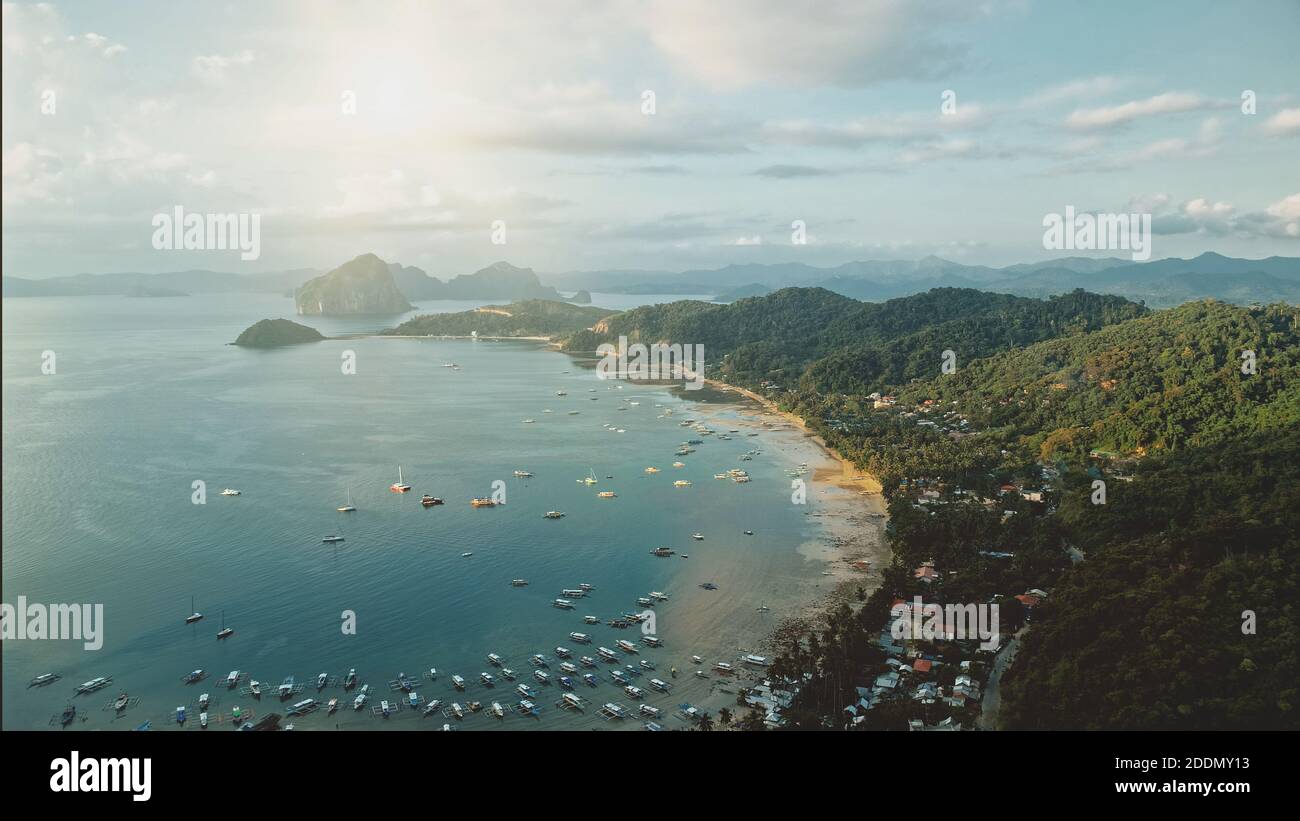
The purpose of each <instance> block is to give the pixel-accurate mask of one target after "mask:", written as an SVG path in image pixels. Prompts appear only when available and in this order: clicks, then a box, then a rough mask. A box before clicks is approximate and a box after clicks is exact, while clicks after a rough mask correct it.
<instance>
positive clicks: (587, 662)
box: [578, 656, 596, 667]
mask: <svg viewBox="0 0 1300 821" xmlns="http://www.w3.org/2000/svg"><path fill="white" fill-rule="evenodd" d="M578 661H579V662H581V663H582V666H583V667H595V666H596V660H595V659H593V658H592V657H591V656H583V657H582V658H580V659H578Z"/></svg>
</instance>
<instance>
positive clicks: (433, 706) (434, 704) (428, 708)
mask: <svg viewBox="0 0 1300 821" xmlns="http://www.w3.org/2000/svg"><path fill="white" fill-rule="evenodd" d="M441 706H442V702H441V701H440V700H438V699H436V698H435V699H434V700H433V701H430V702H429V703H428V704H426V705H424V714H425V715H426V716H428V715H433V714H434V713H436V712H437V711H438V708H439V707H441Z"/></svg>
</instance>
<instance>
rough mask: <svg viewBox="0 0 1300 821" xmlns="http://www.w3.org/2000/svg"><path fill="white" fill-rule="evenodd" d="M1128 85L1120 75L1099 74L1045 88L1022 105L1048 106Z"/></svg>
mask: <svg viewBox="0 0 1300 821" xmlns="http://www.w3.org/2000/svg"><path fill="white" fill-rule="evenodd" d="M1125 85H1127V81H1126V80H1122V79H1120V78H1118V77H1110V76H1099V77H1088V78H1085V79H1082V80H1073V81H1071V82H1068V83H1062V84H1061V85H1058V86H1052V87H1051V88H1045V89H1043V90H1042V91H1039V92H1037V93H1035V94H1031V95H1030V96H1028V97H1026V98H1025V99H1024V100H1023V101H1022V103H1021V104H1022V105H1024V106H1027V107H1029V108H1037V107H1040V106H1048V105H1052V104H1054V103H1060V102H1064V101H1066V100H1075V99H1079V98H1080V97H1084V98H1088V97H1098V96H1100V95H1102V94H1109V93H1110V92H1112V91H1116V90H1118V89H1120V88H1122V87H1123V86H1125Z"/></svg>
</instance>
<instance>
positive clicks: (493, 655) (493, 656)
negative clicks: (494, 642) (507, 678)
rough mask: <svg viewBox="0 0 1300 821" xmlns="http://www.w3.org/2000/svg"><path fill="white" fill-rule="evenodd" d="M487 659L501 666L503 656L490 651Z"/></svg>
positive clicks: (489, 662)
mask: <svg viewBox="0 0 1300 821" xmlns="http://www.w3.org/2000/svg"><path fill="white" fill-rule="evenodd" d="M487 660H488V664H491V665H492V666H493V667H500V666H501V657H500V656H498V655H497V654H496V653H488V654H487Z"/></svg>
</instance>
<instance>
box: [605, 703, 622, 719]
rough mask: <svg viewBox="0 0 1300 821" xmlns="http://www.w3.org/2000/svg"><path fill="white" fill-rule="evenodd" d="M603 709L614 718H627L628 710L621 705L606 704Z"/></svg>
mask: <svg viewBox="0 0 1300 821" xmlns="http://www.w3.org/2000/svg"><path fill="white" fill-rule="evenodd" d="M601 709H603V710H605V711H606V712H607V713H609V715H610V716H611V717H613V718H624V717H626V716H627V709H626V708H625V707H623V705H621V704H613V703H610V704H606V705H605V706H604V707H602V708H601Z"/></svg>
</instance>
